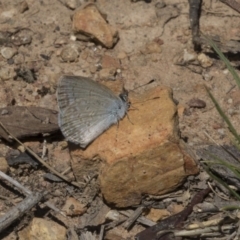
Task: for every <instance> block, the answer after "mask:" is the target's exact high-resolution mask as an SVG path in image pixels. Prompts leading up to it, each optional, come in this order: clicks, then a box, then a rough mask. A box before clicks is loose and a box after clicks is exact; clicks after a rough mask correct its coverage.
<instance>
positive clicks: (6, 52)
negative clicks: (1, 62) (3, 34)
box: [1, 47, 17, 59]
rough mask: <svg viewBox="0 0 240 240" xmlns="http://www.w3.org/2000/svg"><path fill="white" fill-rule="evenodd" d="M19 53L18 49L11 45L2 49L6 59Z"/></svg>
mask: <svg viewBox="0 0 240 240" xmlns="http://www.w3.org/2000/svg"><path fill="white" fill-rule="evenodd" d="M16 54H17V49H15V48H11V47H3V48H2V49H1V55H2V56H3V57H4V58H5V59H10V58H12V57H13V56H14V55H16Z"/></svg>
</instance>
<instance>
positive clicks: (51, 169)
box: [0, 122, 80, 188]
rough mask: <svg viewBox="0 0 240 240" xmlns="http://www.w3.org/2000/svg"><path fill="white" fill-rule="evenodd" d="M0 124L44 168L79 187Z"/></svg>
mask: <svg viewBox="0 0 240 240" xmlns="http://www.w3.org/2000/svg"><path fill="white" fill-rule="evenodd" d="M0 126H1V127H2V128H3V129H4V130H5V131H6V133H7V134H8V135H10V136H11V137H12V138H13V139H14V140H15V141H16V142H17V143H19V144H20V145H22V146H23V147H24V148H25V149H26V150H27V151H28V152H29V153H30V154H31V155H32V156H33V157H35V158H36V159H37V160H38V161H39V162H40V163H41V164H42V165H43V166H45V167H46V168H48V169H49V170H50V171H51V172H52V173H54V174H55V175H57V176H58V177H60V178H61V179H63V180H64V181H65V182H67V183H69V184H72V185H74V186H75V187H78V188H79V187H80V186H79V184H77V183H76V182H69V181H68V179H67V178H66V177H65V176H63V175H62V174H61V173H59V172H57V171H56V170H55V169H53V168H52V167H51V166H49V165H48V164H47V163H46V162H44V161H43V160H42V159H41V158H40V157H39V156H38V155H37V154H36V153H35V152H34V151H32V150H31V149H30V148H29V147H27V146H25V145H24V144H23V143H22V142H21V141H20V140H18V139H17V138H16V137H14V135H13V134H12V133H10V132H9V131H8V130H7V129H6V128H5V127H4V125H3V124H2V122H0Z"/></svg>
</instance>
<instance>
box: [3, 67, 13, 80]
mask: <svg viewBox="0 0 240 240" xmlns="http://www.w3.org/2000/svg"><path fill="white" fill-rule="evenodd" d="M15 76H16V72H15V71H14V69H13V68H10V67H8V68H3V67H1V68H0V79H1V80H3V81H6V80H9V79H13V78H14V77H15Z"/></svg>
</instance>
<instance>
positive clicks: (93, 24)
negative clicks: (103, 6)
mask: <svg viewBox="0 0 240 240" xmlns="http://www.w3.org/2000/svg"><path fill="white" fill-rule="evenodd" d="M72 28H73V31H74V33H75V34H78V33H80V34H84V35H86V36H87V37H88V39H89V40H90V39H94V40H95V41H97V42H100V43H101V44H102V45H104V46H105V47H107V48H112V47H113V45H114V44H115V43H116V42H117V40H118V32H117V31H116V30H115V29H114V28H113V27H112V26H110V25H109V24H108V23H107V22H106V20H105V19H104V17H103V16H102V14H101V13H100V12H99V10H98V9H97V7H96V6H95V4H93V3H89V4H87V5H86V6H85V7H84V8H79V9H77V10H76V12H75V13H74V15H73V21H72ZM89 36H90V37H89ZM85 40H86V39H85Z"/></svg>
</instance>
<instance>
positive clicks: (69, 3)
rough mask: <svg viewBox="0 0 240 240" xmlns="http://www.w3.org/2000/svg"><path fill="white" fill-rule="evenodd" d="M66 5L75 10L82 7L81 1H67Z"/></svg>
mask: <svg viewBox="0 0 240 240" xmlns="http://www.w3.org/2000/svg"><path fill="white" fill-rule="evenodd" d="M65 5H66V7H68V8H70V9H73V10H74V9H76V8H77V7H79V6H80V1H79V0H65Z"/></svg>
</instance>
